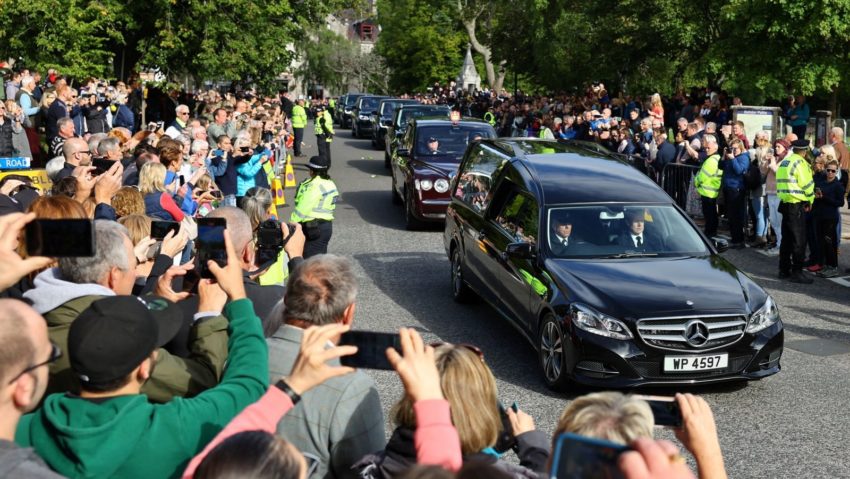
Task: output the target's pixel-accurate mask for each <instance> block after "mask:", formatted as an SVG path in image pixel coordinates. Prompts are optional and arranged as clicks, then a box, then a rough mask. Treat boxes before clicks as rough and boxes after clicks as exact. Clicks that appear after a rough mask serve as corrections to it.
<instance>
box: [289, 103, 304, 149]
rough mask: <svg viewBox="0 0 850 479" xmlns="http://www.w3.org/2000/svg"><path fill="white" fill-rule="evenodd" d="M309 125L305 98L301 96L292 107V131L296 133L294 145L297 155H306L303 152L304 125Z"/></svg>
mask: <svg viewBox="0 0 850 479" xmlns="http://www.w3.org/2000/svg"><path fill="white" fill-rule="evenodd" d="M306 126H307V111H306V110H305V109H304V99H303V98H299V99H298V100H297V101H296V102H295V106H293V107H292V132H293V134H294V135H295V140H294V142H293V147H294V150H295V156H296V157H300V156H304V155H303V154H302V153H301V142H302V141H303V140H304V127H306Z"/></svg>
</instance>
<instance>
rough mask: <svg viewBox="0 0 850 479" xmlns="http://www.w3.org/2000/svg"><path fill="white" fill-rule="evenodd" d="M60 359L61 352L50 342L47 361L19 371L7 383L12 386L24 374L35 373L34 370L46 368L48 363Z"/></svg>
mask: <svg viewBox="0 0 850 479" xmlns="http://www.w3.org/2000/svg"><path fill="white" fill-rule="evenodd" d="M61 357H62V350H61V349H59V346H57V345H56V344H54V343H52V342H51V343H50V357H49V358H47V361H43V362H40V363H38V364H33V365H32V366H29V367H27V368H26V369H24V370H23V371H21V372H20V374H18V375H17V376H15V377H13V378H12V380H11V381H9V384H12V383H13V382H15V381H17V380H18V378H20V377H21V376H23V375H24V374H26V373H28V372H31V371H35V370H36V369H38V368H40V367H42V366H47V365H48V364H50V363H54V362H56V361H57V360H58V359H59V358H61Z"/></svg>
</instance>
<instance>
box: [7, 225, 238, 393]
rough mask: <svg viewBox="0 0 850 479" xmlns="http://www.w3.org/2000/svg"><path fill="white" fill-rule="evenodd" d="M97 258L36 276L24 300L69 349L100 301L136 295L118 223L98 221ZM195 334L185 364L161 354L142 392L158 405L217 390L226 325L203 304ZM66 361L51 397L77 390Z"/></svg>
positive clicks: (63, 263)
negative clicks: (80, 320) (76, 329)
mask: <svg viewBox="0 0 850 479" xmlns="http://www.w3.org/2000/svg"><path fill="white" fill-rule="evenodd" d="M94 230H95V231H94V232H95V242H96V244H95V253H96V254H95V256H93V257H88V258H61V259H60V260H59V267H58V268H52V269H48V270H45V271H44V272H42V273H41V274H39V275H38V276H36V278H35V281H34V284H35V288H33V289H31V290H29V291H27V292H26V293H25V294H24V297H25V298H26V299H28V300H30V301H31V302H32V305H33V308H35V310H36V311H37V312H38V313H39V314H41V315H42V316H44V318H45V319H46V320H47V327H48V331H49V334H50V340H51V341H53V343H55V344H56V345H58V346H59V347H60V348H61V349H62V350H66V349H67V347H66V346H67V344H68V330H69V328H70V327H71V325H72V324H73V322H74V321H75V320H76V319H77V317H78V316H79V315H80V314H81V313H82V312H83V311H84V310H85V309H86V308H88V307H89V306H90V305H91V304H92V303H93V302H94V301H95V300H98V299H100V298H103V297H105V296H114V295H128V294H131V293H132V290H133V284H134V282H135V278H136V272H135V269H136V256H135V253H134V251H133V243H132V242H131V241H130V238H129V237H128V236H127V230H126V229H125V228H124V227H123V226H121V225H120V224H118V223H116V222H114V221H106V220H98V221H95V227H94ZM198 310H199V311H201V312H209V313H201V314H197V315H195V319H196V321H195V324H194V325H193V331H192V333H191V334H190V337H191V343H190V345H189V349H190V356H189V357H186V358H183V357H179V356H175V355H172V354H169V353H168V352H167V351H166V350H164V349H161V350H160V352H159V354H158V356H157V364H156V372H155V373H154V374H153V377H152V378H151V380H150V381H147V382H146V383H145V385H144V387H143V388H142V392H143V393H145V394H147V395H148V397H149V398H150V399H151V400H152V401H155V402H166V401H168V400H170V399H171V398H172V397H175V396H181V397H182V396H194V395H196V394H198V393H200V392H201V391H204V390H205V389H208V388H211V387H213V386H215V385H216V384H218V381H219V379H220V378H221V373H222V369H223V367H224V361H225V360H226V359H227V321H226V320H225V319H224V318H223V317H221V316H220V315H219V314H218V311H221V308H219V309H218V310H217V311H215V310H213V308H212V307H211V306H209V305H206V304H199V306H198ZM78 387H79V385H78V381H77V379H76V377H75V376H74V374H73V372H72V371H71V365H70V363H69V361H68V359H67V355H66V356H65V357H63V358H60V359H59V360H58V361H56V362H54V363H52V364H51V365H50V383H49V386H48V389H47V393H48V394H51V393H54V392H66V391H73V392H77V390H78Z"/></svg>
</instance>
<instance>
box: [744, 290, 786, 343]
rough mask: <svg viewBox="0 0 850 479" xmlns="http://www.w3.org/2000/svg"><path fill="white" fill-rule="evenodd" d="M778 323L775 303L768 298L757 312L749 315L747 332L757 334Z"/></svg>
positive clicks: (777, 310)
mask: <svg viewBox="0 0 850 479" xmlns="http://www.w3.org/2000/svg"><path fill="white" fill-rule="evenodd" d="M777 321H779V308H778V307H777V306H776V302H775V301H774V300H773V298H771V297H770V296H768V297H767V301H765V302H764V305H763V306H762V307H761V308H759V310H758V311H756V312H755V313H753V314H752V315H750V322H749V323H748V324H747V332H748V333H750V334H753V333H757V332H759V331H761V330H763V329H765V328H768V327H770V326H773V324H774V323H776V322H777Z"/></svg>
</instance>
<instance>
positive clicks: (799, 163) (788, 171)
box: [776, 153, 815, 203]
mask: <svg viewBox="0 0 850 479" xmlns="http://www.w3.org/2000/svg"><path fill="white" fill-rule="evenodd" d="M776 196H778V197H779V201H781V202H783V203H802V202H806V203H811V202H813V201H814V200H815V181H814V179H813V178H812V169H811V167H810V166H809V164H808V163H807V162H806V160H805V159H804V158H803V157H802V156H800V155H798V154H796V153H792V154H790V155H788V156H787V157H785V159H784V160H782V162H781V163H779V168H778V169H777V170H776Z"/></svg>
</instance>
